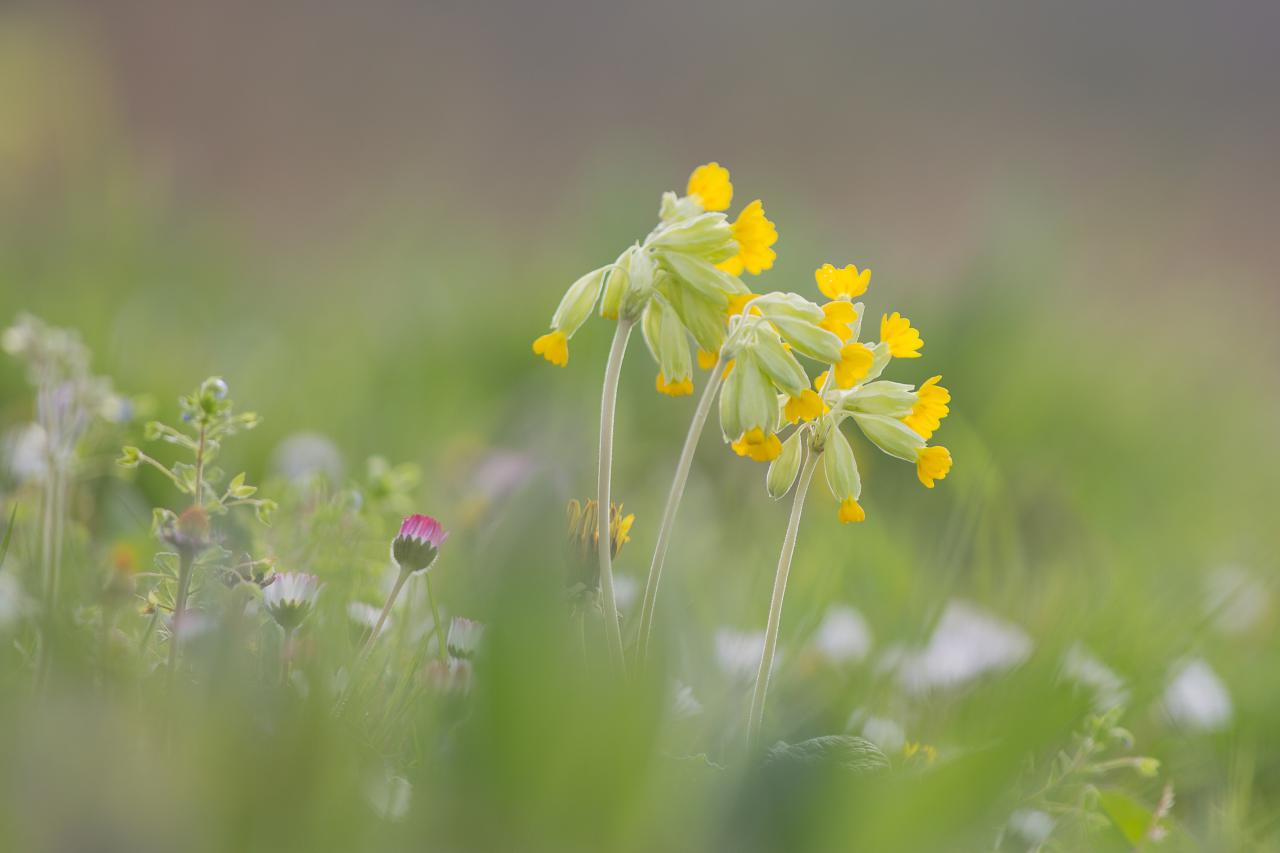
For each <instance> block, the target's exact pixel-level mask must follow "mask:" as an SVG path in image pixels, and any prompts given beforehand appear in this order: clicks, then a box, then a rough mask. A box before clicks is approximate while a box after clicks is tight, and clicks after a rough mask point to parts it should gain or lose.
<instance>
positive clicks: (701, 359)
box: [698, 349, 720, 370]
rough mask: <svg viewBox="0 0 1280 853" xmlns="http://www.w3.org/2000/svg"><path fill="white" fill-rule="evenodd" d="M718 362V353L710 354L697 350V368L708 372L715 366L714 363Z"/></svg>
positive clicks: (703, 350)
mask: <svg viewBox="0 0 1280 853" xmlns="http://www.w3.org/2000/svg"><path fill="white" fill-rule="evenodd" d="M719 360H720V353H718V352H712V351H711V350H707V349H700V350H698V367H700V368H702V369H703V370H710V369H711V368H713V367H715V366H716V362H717V361H719Z"/></svg>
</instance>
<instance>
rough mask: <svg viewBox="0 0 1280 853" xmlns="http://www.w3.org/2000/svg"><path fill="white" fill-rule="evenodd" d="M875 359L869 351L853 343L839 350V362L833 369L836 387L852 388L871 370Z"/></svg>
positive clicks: (855, 342)
mask: <svg viewBox="0 0 1280 853" xmlns="http://www.w3.org/2000/svg"><path fill="white" fill-rule="evenodd" d="M874 361H875V357H874V355H873V354H872V352H871V350H869V349H867V348H866V347H865V346H863V345H862V344H860V343H858V342H857V341H854V342H853V343H851V344H845V345H844V346H843V347H841V348H840V361H839V363H837V364H836V365H834V367H835V371H836V386H837V387H839V388H852V387H853V386H854V385H857V384H858V383H859V382H861V381H862V380H863V378H864V377H865V376H866V375H867V373H868V372H869V371H870V370H871V365H872V362H874Z"/></svg>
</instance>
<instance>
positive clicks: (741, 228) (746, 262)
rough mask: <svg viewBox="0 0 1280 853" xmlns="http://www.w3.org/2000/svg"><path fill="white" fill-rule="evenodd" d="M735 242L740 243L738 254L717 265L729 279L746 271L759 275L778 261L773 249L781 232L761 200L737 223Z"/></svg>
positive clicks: (746, 208)
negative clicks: (769, 217) (765, 212)
mask: <svg viewBox="0 0 1280 853" xmlns="http://www.w3.org/2000/svg"><path fill="white" fill-rule="evenodd" d="M733 239H734V240H736V241H737V243H738V254H736V255H734V256H733V257H731V258H729V259H728V260H726V261H722V262H721V263H720V264H718V266H719V267H720V269H722V270H724V271H725V272H727V273H729V274H730V275H742V271H743V270H746V271H747V272H749V273H751V274H752V275H759V274H760V273H762V272H764V271H765V270H767V269H769V268H770V267H772V266H773V262H774V260H776V259H777V257H778V253H777V252H775V251H774V250H773V249H772V248H770V247H771V246H772V245H773V244H774V243H776V242H778V229H777V227H776V226H775V225H774V224H773V223H772V222H770V221H769V219H768V218H767V217H766V216H765V215H764V205H763V204H762V203H761V202H760V200H759V199H756V200H755V201H753V202H751V204H749V205H747V206H746V207H744V208H743V209H742V212H741V213H739V214H738V218H737V219H735V220H734V222H733Z"/></svg>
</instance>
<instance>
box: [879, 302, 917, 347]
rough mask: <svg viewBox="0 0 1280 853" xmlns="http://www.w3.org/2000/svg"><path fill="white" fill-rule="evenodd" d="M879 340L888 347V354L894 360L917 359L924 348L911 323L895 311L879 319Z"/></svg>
mask: <svg viewBox="0 0 1280 853" xmlns="http://www.w3.org/2000/svg"><path fill="white" fill-rule="evenodd" d="M880 340H881V341H883V342H884V343H886V344H888V345H889V354H890V355H892V356H893V357H894V358H919V357H920V348H921V347H922V346H924V341H922V340H921V339H920V333H919V332H918V331H916V330H915V329H914V328H912V326H911V321H910V320H908V319H907V318H906V317H903V316H902V315H901V314H899V313H898V312H897V311H894V312H893V313H892V314H885V315H884V316H882V317H881V318H880Z"/></svg>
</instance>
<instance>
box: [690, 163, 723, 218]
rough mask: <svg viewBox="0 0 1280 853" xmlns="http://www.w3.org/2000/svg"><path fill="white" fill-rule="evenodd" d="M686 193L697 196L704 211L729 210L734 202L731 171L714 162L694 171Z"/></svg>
mask: <svg viewBox="0 0 1280 853" xmlns="http://www.w3.org/2000/svg"><path fill="white" fill-rule="evenodd" d="M686 193H687V194H688V195H691V196H697V198H698V201H699V202H701V203H702V208H703V209H704V210H728V209H729V204H730V203H731V202H732V201H733V184H732V183H731V182H730V181H729V170H728V169H726V168H725V167H724V166H721V165H720V164H719V163H716V162H714V161H712V162H710V163H706V164H704V165H702V166H699V167H698V168H696V169H694V170H693V174H692V175H690V176H689V186H688V189H687V190H686Z"/></svg>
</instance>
